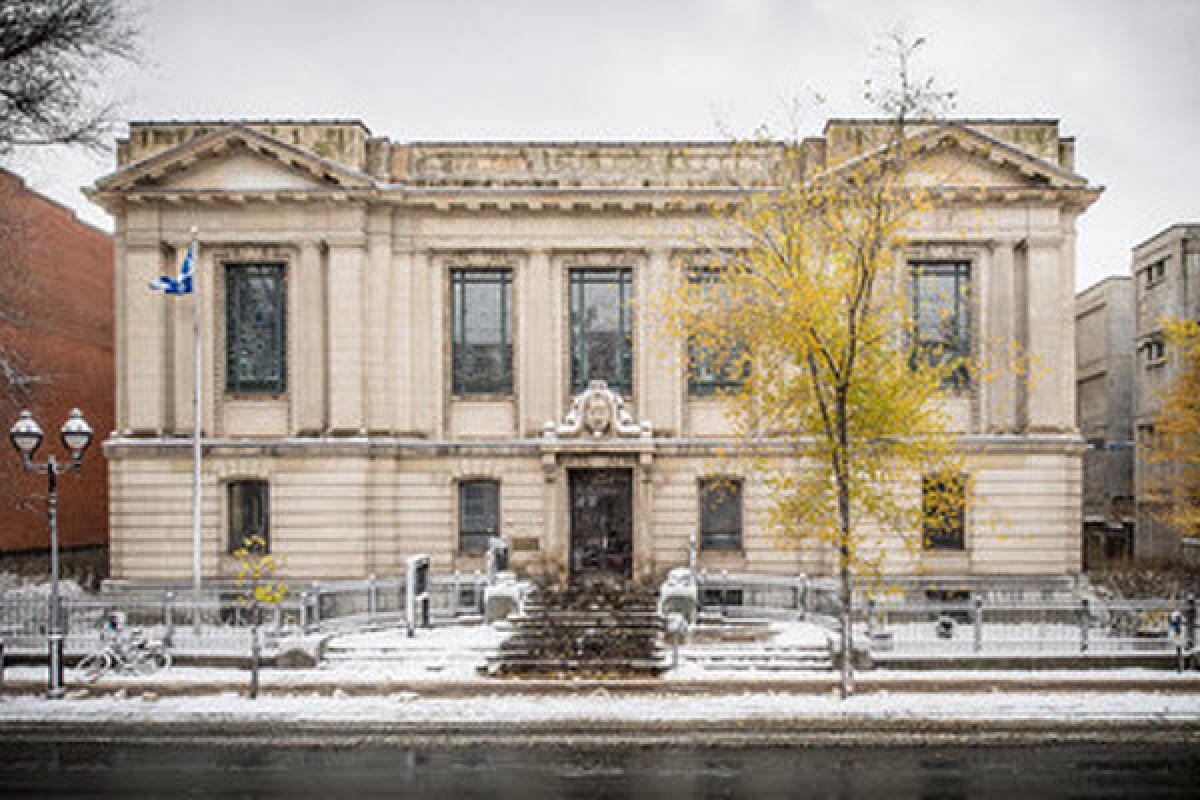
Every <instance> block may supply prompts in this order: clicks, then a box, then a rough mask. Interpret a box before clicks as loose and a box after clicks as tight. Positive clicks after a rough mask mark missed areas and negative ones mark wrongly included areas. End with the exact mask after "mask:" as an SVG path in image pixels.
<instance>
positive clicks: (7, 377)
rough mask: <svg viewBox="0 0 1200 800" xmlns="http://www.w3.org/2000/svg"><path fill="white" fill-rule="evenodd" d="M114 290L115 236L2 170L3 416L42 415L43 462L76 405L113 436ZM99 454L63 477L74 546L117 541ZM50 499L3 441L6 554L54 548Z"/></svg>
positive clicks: (1, 506)
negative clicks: (113, 538) (110, 538)
mask: <svg viewBox="0 0 1200 800" xmlns="http://www.w3.org/2000/svg"><path fill="white" fill-rule="evenodd" d="M112 293H113V242H112V238H111V237H110V236H109V235H108V234H106V233H105V232H104V231H101V230H97V229H96V228H93V227H92V226H91V225H88V224H86V223H83V222H80V221H79V220H78V219H77V218H76V216H75V214H74V213H72V212H71V211H70V209H67V208H64V207H63V206H61V205H59V204H58V203H56V202H54V201H53V200H51V199H50V198H48V197H45V196H43V195H41V194H39V193H37V192H35V191H33V190H32V189H30V188H29V187H28V186H26V185H25V182H24V181H23V180H22V179H21V178H20V177H19V176H17V175H15V174H13V173H11V172H9V171H7V170H3V169H0V355H2V356H3V358H4V361H5V362H6V367H7V366H8V365H9V364H11V365H12V367H13V369H12V370H11V371H10V370H9V369H7V368H5V369H4V371H3V374H0V393H2V394H0V412H2V414H3V425H4V429H5V430H6V431H7V429H8V426H10V425H12V424H13V422H15V421H16V418H17V413H18V412H19V411H20V409H21V408H22V407H28V408H29V409H30V410H31V411H32V412H33V415H34V418H35V419H37V420H38V421H39V422H40V423H41V425H42V427H43V428H44V429H45V430H46V431H47V432H48V435H47V437H46V438H47V441H46V444H45V445H44V446H43V447H44V451H43V452H41V453H39V456H43V457H44V456H45V451H53V452H57V453H59V454H61V453H62V450H61V448H60V445H59V443H58V433H57V432H58V429H59V427H61V426H62V424H63V423H64V422H66V420H67V414H68V413H69V412H70V410H71V409H72V408H73V407H78V408H80V409H81V410H82V411H83V413H84V415H85V417H86V418H87V419H88V421H89V422H90V423H91V424H92V426H93V428H95V430H97V431H100V432H102V433H103V432H107V431H109V430H112V426H113V395H114V391H113V388H114V387H113V382H114V370H113V308H112V304H111V302H110V301H109V298H110V297H112ZM22 387H23V388H22ZM6 439H7V437H6ZM99 451H100V448H99V447H98V446H97V447H96V448H95V449H94V450H93V451H92V452H90V453H89V454H88V455H87V457H86V459H85V461H84V466H83V470H82V471H81V472H80V473H79V474H76V475H72V476H68V477H65V478H63V480H62V484H61V488H62V491H61V492H60V494H59V506H60V507H59V535H60V543H61V545H62V547H63V548H65V549H67V550H72V549H76V548H92V549H95V548H99V547H101V546H103V545H104V544H106V543H107V541H108V512H107V510H106V508H107V505H108V477H107V468H108V465H107V463H106V462H105V459H104V458H103V457H102V456H101V455H100V452H99ZM45 494H46V477H45V476H44V475H36V474H33V473H28V472H25V471H24V470H23V469H22V468H21V462H20V460H19V459H18V458H17V455H16V453H15V452H14V451H13V450H12V448H11V446H10V445H9V443H8V442H7V441H5V442H4V443H3V444H2V445H0V553H8V554H12V553H16V552H27V553H39V552H45V551H48V550H49V549H50V534H49V531H48V530H47V527H46V506H45ZM98 555H101V554H98V553H93V554H92V556H98ZM88 558H89V560H91V556H89V557H88ZM14 566H15V562H14Z"/></svg>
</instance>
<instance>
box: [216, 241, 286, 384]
mask: <svg viewBox="0 0 1200 800" xmlns="http://www.w3.org/2000/svg"><path fill="white" fill-rule="evenodd" d="M286 313H287V312H286V287H285V285H284V275H283V265H281V264H231V265H228V266H227V267H226V268H225V325H226V334H225V335H226V340H225V366H226V369H225V388H226V390H227V391H229V392H232V393H234V394H279V393H281V392H283V391H285V389H286V384H287V357H286Z"/></svg>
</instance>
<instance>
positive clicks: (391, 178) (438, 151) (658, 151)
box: [117, 120, 1087, 199]
mask: <svg viewBox="0 0 1200 800" xmlns="http://www.w3.org/2000/svg"><path fill="white" fill-rule="evenodd" d="M230 128H237V129H243V130H246V131H253V132H255V133H258V134H261V135H262V137H263V138H262V140H263V141H264V142H265V143H266V144H267V145H268V146H269V145H270V144H277V145H282V146H284V147H290V148H295V150H296V151H299V152H300V153H304V154H309V155H311V156H315V157H316V158H319V159H322V160H325V161H327V162H329V163H330V164H333V165H337V166H340V167H343V168H345V169H347V170H349V171H352V172H354V173H358V174H361V175H364V176H370V178H371V179H372V181H371V187H372V188H373V189H376V190H379V191H386V190H388V189H390V188H402V189H403V188H412V189H426V190H429V189H447V190H453V189H458V190H462V189H491V190H497V189H510V190H513V189H529V190H539V189H542V190H544V189H554V190H606V189H607V190H614V191H617V190H624V191H628V190H639V189H640V190H654V189H658V190H714V189H716V190H719V189H745V188H764V187H769V186H772V185H776V184H778V183H779V182H780V180H781V179H782V176H783V175H784V174H785V170H784V167H789V170H788V171H789V172H794V171H799V172H801V173H803V174H813V173H815V172H816V171H819V170H821V169H829V168H834V167H837V166H838V165H841V164H844V163H846V162H847V161H849V160H851V159H853V158H856V157H861V156H863V155H867V154H870V153H871V152H873V151H874V150H876V149H877V148H878V147H879V146H880V145H881V144H882V143H883V142H884V141H885V137H886V136H887V135H888V134H889V132H890V131H889V126H888V123H883V122H879V121H872V120H833V121H831V122H830V123H829V124H828V125H827V126H826V130H825V135H824V136H823V137H819V138H809V139H806V140H805V141H804V142H803V143H802V144H801V145H800V146H799V148H798V149H797V150H789V147H788V145H787V144H785V143H784V142H782V141H773V140H763V141H746V142H736V141H728V140H726V141H712V142H704V141H694V142H686V141H674V142H670V141H664V142H408V143H405V142H394V141H392V140H389V139H387V138H386V137H373V136H372V135H371V132H370V130H369V129H368V128H367V127H366V126H365V125H364V124H363V123H361V122H359V121H353V120H331V121H322V120H312V121H302V120H282V121H276V122H272V121H230V122H224V121H215V122H200V121H196V122H175V121H167V122H134V123H131V125H130V135H129V138H128V139H123V140H121V141H119V142H118V148H117V164H118V166H119V167H121V168H123V169H125V168H130V167H133V168H137V167H138V166H139V165H141V164H142V163H143V162H146V161H147V160H149V159H154V158H156V157H159V156H162V155H163V154H165V153H168V152H170V151H173V150H176V149H180V148H183V147H184V146H185V145H187V144H189V143H192V142H195V141H196V140H199V139H203V138H205V137H210V138H211V137H213V136H214V135H216V134H219V133H220V132H222V131H225V130H228V129H230ZM908 130H909V131H910V133H909V135H910V136H911V137H912V139H913V141H914V142H916V143H917V144H918V146H919V147H920V148H921V151H922V152H926V153H927V152H931V151H934V150H937V149H938V148H943V147H945V146H950V145H952V146H956V147H958V148H959V149H960V150H961V151H963V152H969V153H971V154H974V155H976V156H979V157H981V158H982V159H984V160H985V161H986V162H989V163H991V164H993V165H996V166H1004V167H1010V168H1011V167H1015V168H1016V170H1017V171H1018V172H1019V173H1020V175H1021V176H1022V177H1023V178H1024V179H1027V180H1029V181H1031V185H1033V186H1054V187H1056V188H1074V189H1078V188H1083V187H1086V186H1087V184H1086V181H1084V180H1083V179H1082V177H1080V176H1078V175H1076V174H1075V173H1074V161H1075V157H1074V139H1072V138H1069V137H1061V136H1059V133H1058V123H1057V122H1055V121H1043V120H1032V121H1021V120H985V121H983V122H980V123H976V122H974V121H969V122H958V121H950V122H939V123H936V124H932V123H931V124H914V125H912V126H911V127H910V128H909V129H908ZM951 138H953V139H954V141H953V142H951V141H950V139H951ZM925 140H928V141H925ZM240 144H242V145H248V146H250V147H251V149H261V148H259V147H258V143H257V142H254V141H247V140H245V139H243V140H242V141H241V142H240ZM282 158H283V160H284V161H286V160H287V156H286V155H284V156H283V157H282ZM790 168H797V169H790ZM150 183H151V184H152V182H150ZM979 185H987V184H985V183H981V184H979ZM1010 186H1011V184H1010ZM143 188H147V186H146V185H144V186H143ZM301 199H303V198H301Z"/></svg>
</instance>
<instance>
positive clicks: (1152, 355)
mask: <svg viewBox="0 0 1200 800" xmlns="http://www.w3.org/2000/svg"><path fill="white" fill-rule="evenodd" d="M1142 347H1143V348H1144V350H1145V353H1146V366H1147V367H1156V366H1158V365H1159V364H1162V363H1163V362H1164V361H1165V360H1166V357H1167V350H1166V345H1165V344H1164V343H1163V340H1162V339H1150V340H1149V341H1147V342H1146V343H1145V344H1144V345H1142Z"/></svg>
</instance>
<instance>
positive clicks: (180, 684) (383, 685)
mask: <svg viewBox="0 0 1200 800" xmlns="http://www.w3.org/2000/svg"><path fill="white" fill-rule="evenodd" d="M854 680H855V687H856V690H857V691H858V692H860V693H864V694H869V693H878V692H964V693H978V692H994V691H1005V692H1013V693H1038V692H1064V691H1065V692H1099V693H1113V692H1131V691H1135V692H1160V693H1168V694H1180V695H1188V694H1194V695H1196V696H1197V697H1200V672H1195V671H1189V672H1184V673H1177V672H1174V671H1171V670H1152V669H1140V668H1131V669H1114V670H1098V669H1090V670H1040V671H1029V672H1024V671H1016V670H888V669H873V670H864V671H859V672H856V673H855V679H854ZM66 682H67V686H68V688H69V689H71V690H75V693H76V694H79V695H80V696H93V697H94V696H101V695H108V694H112V693H113V692H118V691H124V692H125V694H127V695H140V694H143V693H146V692H150V693H153V694H155V695H157V696H159V697H188V696H193V697H199V696H204V695H214V694H222V693H230V692H232V693H244V692H245V691H246V688H247V687H248V686H249V684H250V672H249V670H246V669H232V668H216V667H172V668H171V669H170V670H167V671H166V672H162V673H159V674H157V675H151V676H145V677H143V676H131V675H106V676H104V677H103V678H101V679H100V680H99V681H97V682H96V683H94V684H84V683H80V682H78V681H77V680H75V679H74V676H73V675H72V671H71V670H70V669H68V670H67V672H66ZM259 682H260V690H261V693H262V694H263V695H288V694H295V693H304V694H309V695H318V696H328V695H331V694H334V693H335V692H337V693H340V694H342V695H347V696H356V697H372V696H374V697H384V696H388V695H392V694H395V693H397V692H415V693H418V694H420V695H421V696H424V697H505V696H564V695H566V696H574V695H577V694H579V693H582V692H590V691H595V690H604V691H607V692H612V693H619V694H625V695H645V694H661V693H671V694H678V695H705V694H714V693H716V694H722V693H731V692H771V693H777V694H802V695H820V694H826V693H829V692H833V691H835V690H836V689H837V688H838V687H839V686H840V678H839V676H838V674H837V673H835V672H831V671H828V670H819V671H808V672H805V671H787V672H755V671H747V670H729V671H717V670H712V669H700V668H696V667H682V668H680V669H677V670H671V671H669V672H667V673H666V674H665V675H664V676H663V677H660V678H657V679H655V678H645V679H632V678H631V679H562V680H554V679H516V678H488V677H482V676H479V675H478V674H476V673H475V671H474V669H473V668H471V667H470V666H469V665H461V664H458V665H453V664H452V665H447V666H445V667H439V668H438V669H436V670H430V669H428V668H411V667H405V666H401V665H392V664H389V665H373V664H339V665H336V666H332V667H329V668H315V669H263V670H261V672H260V673H259ZM45 689H46V669H45V667H40V666H23V667H9V668H8V669H7V670H6V671H5V680H4V695H5V696H22V695H36V694H41V693H42V692H44V691H45Z"/></svg>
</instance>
